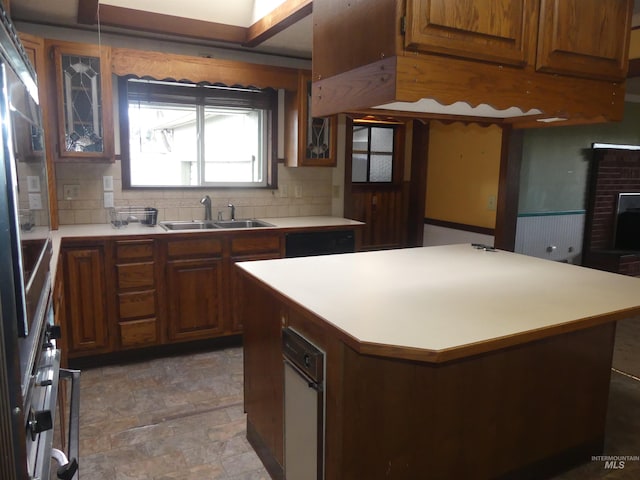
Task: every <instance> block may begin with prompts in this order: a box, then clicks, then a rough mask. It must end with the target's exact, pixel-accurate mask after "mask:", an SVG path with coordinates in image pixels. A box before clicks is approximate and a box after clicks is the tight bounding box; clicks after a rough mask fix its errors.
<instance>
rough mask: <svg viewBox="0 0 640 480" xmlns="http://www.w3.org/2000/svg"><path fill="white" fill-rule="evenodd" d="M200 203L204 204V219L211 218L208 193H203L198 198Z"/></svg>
mask: <svg viewBox="0 0 640 480" xmlns="http://www.w3.org/2000/svg"><path fill="white" fill-rule="evenodd" d="M200 203H201V204H202V205H204V219H205V220H212V218H211V197H210V196H209V195H205V196H204V197H202V198H201V199H200Z"/></svg>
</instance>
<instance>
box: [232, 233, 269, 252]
mask: <svg viewBox="0 0 640 480" xmlns="http://www.w3.org/2000/svg"><path fill="white" fill-rule="evenodd" d="M253 253H276V254H279V253H280V237H279V236H278V235H251V236H246V237H237V238H232V239H231V255H234V256H235V255H249V254H253Z"/></svg>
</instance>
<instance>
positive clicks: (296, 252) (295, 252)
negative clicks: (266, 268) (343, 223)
mask: <svg viewBox="0 0 640 480" xmlns="http://www.w3.org/2000/svg"><path fill="white" fill-rule="evenodd" d="M355 248H356V241H355V234H354V232H353V230H326V231H320V232H292V233H288V234H287V235H286V237H285V256H286V257H307V256H312V255H331V254H334V253H353V252H354V251H355Z"/></svg>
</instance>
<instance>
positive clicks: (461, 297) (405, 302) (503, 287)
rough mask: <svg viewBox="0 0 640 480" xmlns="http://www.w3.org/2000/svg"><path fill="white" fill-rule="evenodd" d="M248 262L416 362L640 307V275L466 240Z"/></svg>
mask: <svg viewBox="0 0 640 480" xmlns="http://www.w3.org/2000/svg"><path fill="white" fill-rule="evenodd" d="M240 266H241V268H243V269H244V270H245V271H246V272H248V273H250V274H251V275H252V276H254V277H255V278H257V279H259V280H260V281H262V282H264V283H266V284H268V285H269V286H270V287H271V288H273V289H275V290H277V291H278V292H280V293H281V294H282V295H285V296H286V297H288V298H290V299H291V300H292V301H294V302H296V303H298V304H300V305H302V306H304V307H305V308H306V309H308V310H309V311H311V312H313V314H314V315H317V316H318V317H319V318H322V319H323V320H324V321H326V322H327V323H328V324H329V325H330V326H331V327H332V328H334V329H335V330H336V334H338V335H340V336H342V337H343V338H344V339H345V341H346V342H347V343H348V344H349V345H350V346H351V347H352V348H355V349H357V350H358V351H360V352H363V353H364V352H367V353H375V354H379V355H392V356H394V357H403V358H411V359H415V360H425V361H434V362H439V361H448V360H451V359H454V358H460V357H464V356H466V355H470V354H477V353H480V352H484V351H489V350H492V349H495V348H498V347H505V346H509V345H515V344H518V343H522V342H527V341H531V340H534V339H539V338H544V337H547V336H551V335H556V334H558V333H562V332H568V331H572V330H576V329H580V328H586V327H589V326H593V325H597V324H599V323H603V322H608V321H612V320H617V319H620V318H624V317H628V316H633V315H634V314H637V313H640V279H637V278H632V277H625V276H622V275H615V274H610V273H606V272H602V271H599V270H592V269H587V268H582V267H577V266H574V265H569V264H564V263H557V262H550V261H548V260H540V259H537V258H533V257H528V256H524V255H518V254H514V253H509V252H504V251H484V250H480V249H475V248H472V247H471V246H470V245H468V244H466V245H450V246H442V247H427V248H412V249H403V250H387V251H380V252H360V253H356V254H352V255H344V256H332V257H328V258H318V257H308V258H301V259H284V260H265V261H259V262H251V263H250V264H249V263H247V264H240ZM309 272H313V274H312V275H309ZM319 292H321V294H319ZM390 319H392V321H390Z"/></svg>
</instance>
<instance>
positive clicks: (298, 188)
mask: <svg viewBox="0 0 640 480" xmlns="http://www.w3.org/2000/svg"><path fill="white" fill-rule="evenodd" d="M293 191H294V196H295V197H296V198H302V185H300V184H299V183H296V184H295V186H294V187H293Z"/></svg>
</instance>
